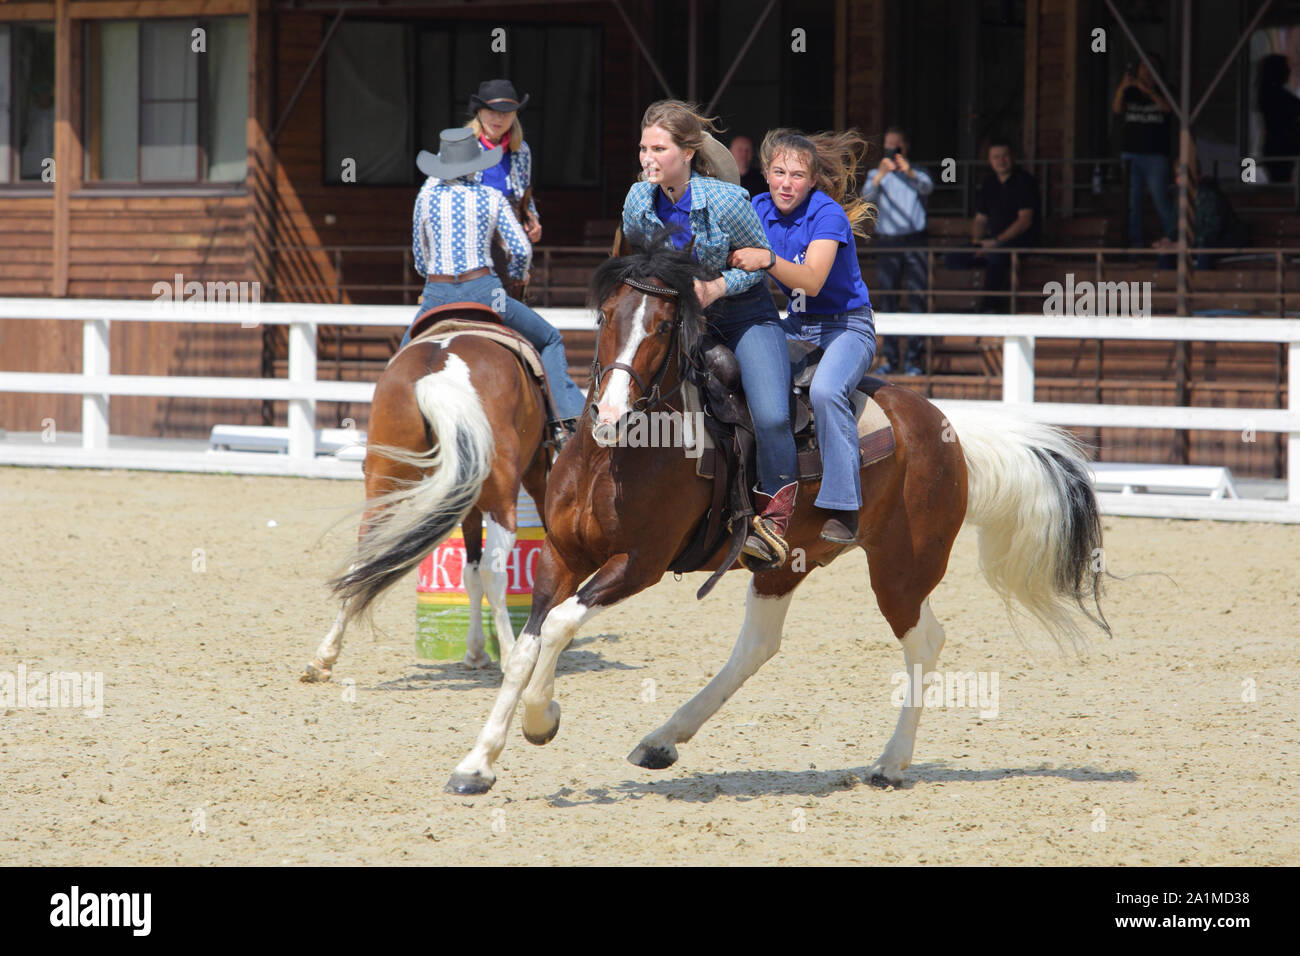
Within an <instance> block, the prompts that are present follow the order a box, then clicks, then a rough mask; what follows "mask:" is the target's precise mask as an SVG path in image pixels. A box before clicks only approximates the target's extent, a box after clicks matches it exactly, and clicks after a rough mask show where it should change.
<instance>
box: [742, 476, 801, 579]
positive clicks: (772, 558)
mask: <svg viewBox="0 0 1300 956" xmlns="http://www.w3.org/2000/svg"><path fill="white" fill-rule="evenodd" d="M798 493H799V482H797V481H792V482H790V483H789V484H788V485H786V486H785V487H783V488H782V489H781V490H780V491H778V492H777V493H776V494H774V495H767V494H764V493H763V492H761V491H755V492H754V503H755V504H756V505H761V506H762V509H763V510H762V511H761V512H760V513H759V514H756V515H754V517H753V518H752V519H751V520H750V526H751V528H752V529H753V530H752V532H751V533H750V535H749V537H747V538H746V539H745V546H744V548H742V551H743V552H744V553H745V554H747V555H750V556H751V557H755V558H758V559H759V560H760V561H764V562H767V563H768V564H771V566H772V567H773V568H779V567H781V566H782V565H783V564H785V561H786V558H788V557H790V546H789V545H788V544H787V543H786V540H785V533H786V530H787V529H788V528H789V527H790V516H791V515H792V514H793V513H794V500H795V497H796V496H797V495H798Z"/></svg>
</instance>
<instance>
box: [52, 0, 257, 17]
mask: <svg viewBox="0 0 1300 956" xmlns="http://www.w3.org/2000/svg"><path fill="white" fill-rule="evenodd" d="M253 2H254V0H84V2H80V3H76V4H74V5H73V10H72V16H73V18H74V19H77V20H134V19H148V18H150V17H203V16H212V17H218V16H229V15H232V14H246V13H248V11H249V9H250V6H251V4H252V3H253ZM56 5H57V4H56Z"/></svg>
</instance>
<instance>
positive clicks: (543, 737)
mask: <svg viewBox="0 0 1300 956" xmlns="http://www.w3.org/2000/svg"><path fill="white" fill-rule="evenodd" d="M552 711H554V712H555V722H554V723H552V724H551V726H550V729H548V730H544V731H542V732H541V733H540V734H530V733H529V732H528V728H527V727H525V726H522V725H521V727H520V729H521V730H523V732H524V740H526V741H528V742H529V743H530V744H535V745H537V746H538V747H542V746H545V745H546V744H549V743H550V742H551V741H552V740H554V739H555V735H556V734H558V733H559V732H560V705H559V704H557V703H556V702H555V701H551V703H550V704H549V705H548V706H547V708H546V713H547V716H550V714H551V712H552Z"/></svg>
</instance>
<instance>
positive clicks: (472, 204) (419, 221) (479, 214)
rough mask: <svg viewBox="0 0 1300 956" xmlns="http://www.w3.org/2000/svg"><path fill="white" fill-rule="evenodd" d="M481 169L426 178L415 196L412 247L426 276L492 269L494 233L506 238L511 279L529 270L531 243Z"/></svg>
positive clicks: (521, 275)
mask: <svg viewBox="0 0 1300 956" xmlns="http://www.w3.org/2000/svg"><path fill="white" fill-rule="evenodd" d="M480 179H481V176H480V174H479V173H474V174H472V175H470V176H465V177H462V178H460V179H438V178H437V177H435V176H430V177H429V178H428V179H426V180H425V182H424V185H423V186H421V187H420V194H419V195H418V196H416V197H415V213H414V216H413V217H412V224H411V237H412V251H413V252H414V253H415V271H416V272H418V273H419V274H420V275H422V276H427V275H460V274H461V273H462V272H469V271H470V270H472V269H478V268H481V267H482V266H487V267H488V268H491V267H492V235H493V234H494V233H497V232H499V233H501V238H502V239H504V240H505V244H506V250H507V255H508V256H509V259H510V261H509V264H508V265H507V266H506V271H507V272H508V273H509V274H510V278H512V279H522V278H523V277H524V276H525V275H527V274H528V267H529V265H530V264H531V263H532V259H533V247H532V244H531V243H529V241H528V236H527V235H526V234H525V233H524V229H523V226H521V225H519V220H518V219H516V218H515V214H514V212H512V211H511V209H510V204H509V203H508V202H507V201H506V198H505V196H503V195H502V194H501V193H500V192H499V191H497V190H495V189H493V188H492V187H491V186H484V185H483V184H482V182H480Z"/></svg>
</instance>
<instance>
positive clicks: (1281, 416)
mask: <svg viewBox="0 0 1300 956" xmlns="http://www.w3.org/2000/svg"><path fill="white" fill-rule="evenodd" d="M539 311H540V312H541V314H542V315H543V316H545V317H546V319H547V320H548V321H550V322H551V323H552V324H553V325H555V327H556V328H558V329H560V330H562V331H563V330H580V329H591V328H592V327H593V317H592V315H591V313H590V312H589V311H587V310H586V309H541V310H539ZM413 312H414V310H413V309H412V308H411V307H409V306H389V305H313V304H300V303H254V304H248V305H242V304H225V305H202V304H200V305H185V304H182V305H174V304H171V303H165V304H164V303H156V302H151V301H147V300H144V301H141V300H113V299H45V298H41V299H35V298H10V299H5V298H0V318H5V319H58V320H64V321H73V322H81V323H82V328H83V335H82V341H83V356H82V372H81V373H80V374H76V373H54V372H0V391H6V392H35V393H47V394H49V393H54V394H72V395H81V396H82V431H81V447H80V449H72V450H64V452H61V453H60V454H58V455H55V454H53V452H54V449H53V448H46V449H33V448H26V449H23V448H19V447H16V446H12V445H11V444H10V443H6V442H0V464H27V465H39V464H50V465H73V466H76V465H81V466H90V467H116V468H162V469H171V470H178V471H186V470H192V469H194V468H196V467H199V468H200V469H201V470H223V471H241V472H246V473H252V474H283V475H310V476H332V477H347V476H351V475H354V474H359V470H358V469H357V466H356V465H355V463H345V462H337V461H335V462H329V461H323V460H318V459H317V458H316V403H317V402H319V401H336V402H369V401H370V400H371V397H372V395H373V392H374V386H373V384H371V383H366V382H329V381H319V380H318V379H317V377H316V330H317V328H318V327H319V326H323V325H351V326H387V327H401V326H405V325H408V324H409V323H410V320H411V319H412V317H413ZM114 321H118V322H200V323H218V324H235V325H241V326H243V327H246V328H249V329H250V334H254V333H252V332H251V330H252V329H255V328H257V327H258V326H261V325H271V324H274V325H287V326H288V328H289V372H288V378H286V379H268V378H211V377H196V376H143V375H114V374H113V373H112V371H111V355H110V354H109V335H108V330H109V324H110V323H111V322H114ZM876 329H877V332H878V333H879V334H882V335H966V336H969V335H979V336H986V337H997V336H1001V337H1002V339H1003V374H1002V401H1001V402H966V401H957V400H951V399H942V400H936V402H935V404H936V405H938V406H939V407H940V408H945V407H957V406H962V405H966V406H972V407H984V408H995V409H996V408H1001V409H1004V410H1005V411H1007V412H1009V413H1010V414H1013V415H1019V416H1023V417H1026V418H1030V419H1033V420H1036V421H1041V422H1046V423H1050V424H1054V425H1078V426H1089V427H1120V428H1195V429H1207V430H1224V431H1235V432H1242V433H1246V432H1249V433H1250V434H1252V435H1253V434H1255V433H1272V432H1280V433H1284V434H1286V435H1288V436H1289V439H1288V448H1287V499H1286V500H1285V501H1261V500H1258V499H1234V498H1212V499H1211V498H1194V497H1190V496H1183V495H1125V494H1117V493H1101V494H1099V495H1098V497H1099V499H1100V501H1101V503H1102V507H1103V509H1104V510H1106V511H1107V512H1108V513H1111V514H1128V515H1143V516H1152V517H1185V518H1192V517H1195V518H1219V519H1231V520H1247V521H1286V522H1300V320H1294V319H1251V318H1223V319H1220V318H1214V319H1209V318H1188V319H1184V318H1176V317H1168V318H1165V317H1161V318H1134V319H1125V318H1106V317H1075V316H1072V317H1066V318H1052V317H1043V316H1030V315H961V314H944V313H931V314H921V315H912V314H879V313H878V314H877V315H876ZM1035 338H1070V339H1074V338H1101V339H1147V340H1156V341H1191V342H1203V341H1214V342H1273V343H1281V344H1284V345H1286V346H1287V370H1288V372H1287V375H1288V377H1287V388H1288V400H1287V402H1288V404H1287V407H1286V408H1285V409H1257V408H1189V407H1177V406H1150V405H1096V404H1072V403H1063V402H1035V401H1034V340H1035ZM114 395H156V396H170V397H186V398H225V399H248V400H252V401H260V400H266V399H271V400H279V401H287V402H288V403H289V407H288V428H289V451H288V454H287V455H274V456H272V455H258V454H257V453H252V452H244V453H240V452H217V453H209V457H206V458H205V457H204V456H203V455H202V454H197V453H193V452H184V453H183V452H177V453H173V454H170V455H169V454H168V453H167V452H164V451H152V452H148V453H145V452H143V451H133V450H130V449H110V448H109V429H108V405H109V400H110V398H111V397H112V396H114ZM7 445H8V446H10V447H6V446H7ZM212 456H221V457H219V458H217V457H212ZM195 459H201V460H202V461H201V462H198V463H196V462H195ZM254 459H255V460H254ZM268 459H272V460H270V461H268ZM335 466H346V467H335Z"/></svg>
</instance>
